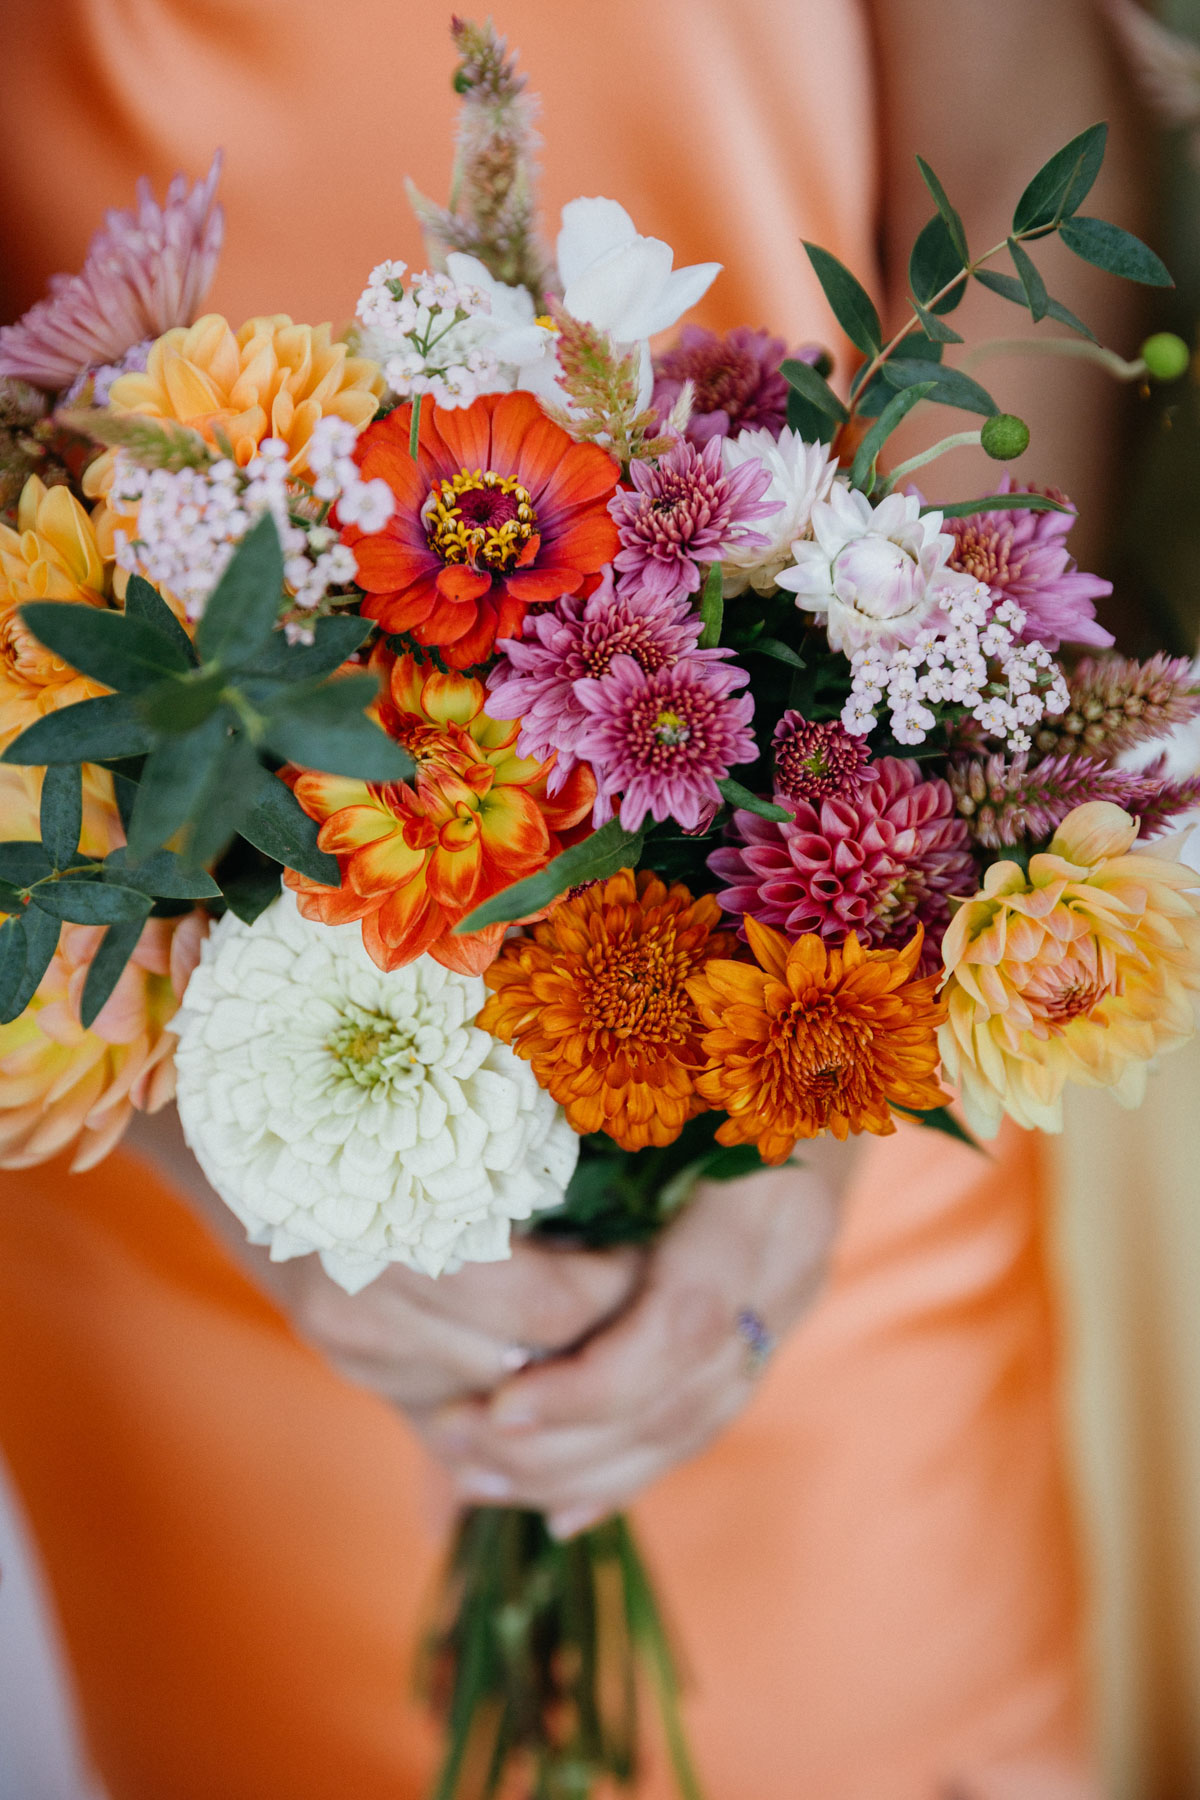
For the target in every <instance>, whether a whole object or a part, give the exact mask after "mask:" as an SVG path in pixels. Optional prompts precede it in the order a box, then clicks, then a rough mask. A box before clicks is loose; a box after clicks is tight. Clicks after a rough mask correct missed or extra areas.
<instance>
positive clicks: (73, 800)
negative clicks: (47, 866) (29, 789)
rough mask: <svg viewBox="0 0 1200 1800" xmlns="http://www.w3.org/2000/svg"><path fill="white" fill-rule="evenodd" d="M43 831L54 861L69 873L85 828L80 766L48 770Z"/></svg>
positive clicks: (59, 765)
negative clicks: (67, 868)
mask: <svg viewBox="0 0 1200 1800" xmlns="http://www.w3.org/2000/svg"><path fill="white" fill-rule="evenodd" d="M39 828H40V830H41V834H42V843H43V845H44V846H45V849H46V854H47V855H48V856H49V858H50V861H51V862H52V863H53V865H54V867H55V868H56V869H65V868H66V867H67V865H68V863H69V862H70V861H71V858H72V857H73V856H74V854H75V852H76V850H78V848H79V833H80V831H81V830H82V828H83V770H82V769H81V768H80V766H79V764H78V763H55V764H53V765H52V766H51V767H50V768H48V769H47V770H46V773H45V774H44V775H43V777H42V806H41V816H40V821H39Z"/></svg>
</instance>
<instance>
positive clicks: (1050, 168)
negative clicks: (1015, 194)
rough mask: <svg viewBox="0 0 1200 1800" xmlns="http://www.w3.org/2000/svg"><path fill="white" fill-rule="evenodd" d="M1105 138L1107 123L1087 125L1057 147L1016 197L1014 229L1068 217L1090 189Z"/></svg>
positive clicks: (1023, 229) (1045, 227)
mask: <svg viewBox="0 0 1200 1800" xmlns="http://www.w3.org/2000/svg"><path fill="white" fill-rule="evenodd" d="M1107 142H1108V126H1107V125H1104V124H1100V125H1089V127H1088V129H1087V130H1086V131H1081V132H1080V133H1079V136H1078V137H1074V138H1072V139H1071V141H1070V143H1069V144H1064V145H1063V148H1062V149H1061V150H1056V151H1055V153H1054V155H1053V156H1052V157H1051V158H1050V160H1049V162H1046V163H1043V164H1042V167H1041V168H1040V169H1039V170H1038V172H1037V174H1036V175H1035V176H1034V178H1033V180H1032V181H1031V182H1030V183H1029V186H1028V187H1027V188H1026V189H1025V192H1024V193H1023V194H1022V195H1021V198H1020V199H1019V200H1018V201H1017V209H1016V211H1015V212H1014V213H1013V230H1014V232H1017V233H1023V232H1030V231H1041V230H1048V229H1049V228H1050V227H1051V226H1053V225H1054V224H1056V223H1057V222H1058V221H1059V220H1060V219H1067V218H1070V216H1071V214H1072V213H1073V212H1075V211H1076V210H1077V209H1078V208H1079V207H1081V206H1082V205H1083V203H1084V201H1085V200H1086V199H1087V197H1088V194H1089V193H1090V192H1091V190H1092V185H1093V183H1094V182H1095V179H1096V177H1097V175H1098V174H1099V173H1100V165H1101V163H1103V161H1104V150H1105V146H1106V144H1107Z"/></svg>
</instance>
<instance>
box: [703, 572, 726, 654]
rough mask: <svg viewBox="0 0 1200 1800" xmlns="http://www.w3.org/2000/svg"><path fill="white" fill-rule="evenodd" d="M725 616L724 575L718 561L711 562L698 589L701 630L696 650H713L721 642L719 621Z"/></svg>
mask: <svg viewBox="0 0 1200 1800" xmlns="http://www.w3.org/2000/svg"><path fill="white" fill-rule="evenodd" d="M724 616H725V577H724V575H723V574H722V572H721V565H720V563H719V562H715V563H713V564H712V566H711V568H710V569H709V571H708V574H707V575H706V576H705V578H704V586H703V587H702V588H701V590H700V620H701V627H702V629H701V632H700V637H699V641H698V643H697V645H696V648H697V649H698V650H715V649H716V647H717V645H718V644H719V643H720V642H721V622H722V620H723V619H724Z"/></svg>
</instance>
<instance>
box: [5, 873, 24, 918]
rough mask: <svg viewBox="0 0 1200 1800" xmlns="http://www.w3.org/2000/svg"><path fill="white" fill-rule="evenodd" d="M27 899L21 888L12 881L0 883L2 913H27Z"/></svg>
mask: <svg viewBox="0 0 1200 1800" xmlns="http://www.w3.org/2000/svg"><path fill="white" fill-rule="evenodd" d="M25 905H26V902H25V899H24V896H23V895H22V892H21V889H20V888H19V887H14V886H13V884H12V882H11V881H0V912H3V913H22V912H24V911H25Z"/></svg>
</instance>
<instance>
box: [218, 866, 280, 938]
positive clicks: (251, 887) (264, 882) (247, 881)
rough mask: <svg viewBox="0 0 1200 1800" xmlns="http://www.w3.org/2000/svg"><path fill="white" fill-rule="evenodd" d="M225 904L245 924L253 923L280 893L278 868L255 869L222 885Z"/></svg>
mask: <svg viewBox="0 0 1200 1800" xmlns="http://www.w3.org/2000/svg"><path fill="white" fill-rule="evenodd" d="M222 892H223V894H224V895H225V904H226V906H227V907H228V908H229V910H230V912H231V913H232V914H233V915H234V917H235V918H237V919H240V920H241V921H242V924H243V925H253V923H254V921H255V919H257V918H259V917H261V915H262V914H263V913H265V912H266V910H267V908H268V906H270V904H271V902H272V901H273V900H278V898H279V893H280V882H279V871H278V869H274V870H272V869H255V870H253V871H252V872H250V873H248V874H245V875H235V876H233V878H232V879H231V880H229V881H226V882H225V883H223V885H222Z"/></svg>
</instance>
